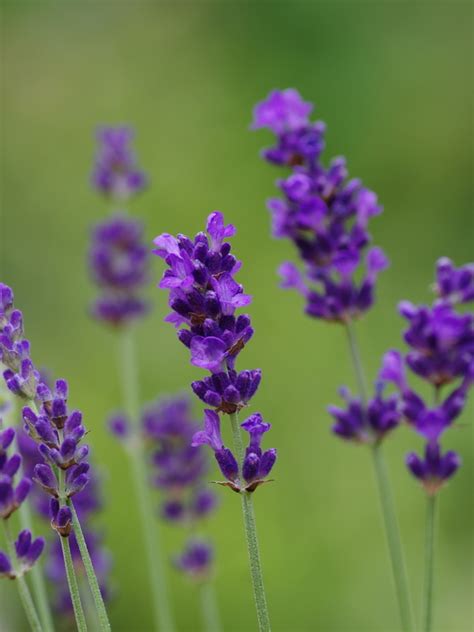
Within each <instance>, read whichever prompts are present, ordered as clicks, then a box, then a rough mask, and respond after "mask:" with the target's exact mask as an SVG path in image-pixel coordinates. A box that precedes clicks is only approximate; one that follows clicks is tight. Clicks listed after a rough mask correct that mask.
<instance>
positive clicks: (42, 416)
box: [0, 284, 110, 632]
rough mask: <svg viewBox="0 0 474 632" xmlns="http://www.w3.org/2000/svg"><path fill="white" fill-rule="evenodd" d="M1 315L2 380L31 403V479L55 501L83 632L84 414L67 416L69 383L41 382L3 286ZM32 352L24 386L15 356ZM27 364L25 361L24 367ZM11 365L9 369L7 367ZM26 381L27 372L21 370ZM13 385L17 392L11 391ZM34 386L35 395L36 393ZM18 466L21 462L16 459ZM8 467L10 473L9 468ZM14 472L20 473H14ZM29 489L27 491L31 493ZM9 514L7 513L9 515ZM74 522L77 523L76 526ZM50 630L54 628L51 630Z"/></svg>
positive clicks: (91, 577)
mask: <svg viewBox="0 0 474 632" xmlns="http://www.w3.org/2000/svg"><path fill="white" fill-rule="evenodd" d="M0 296H1V301H2V312H1V313H0V327H2V328H3V329H2V331H1V340H2V342H1V343H0V352H1V353H2V361H3V362H5V359H6V360H7V366H9V367H10V369H8V370H7V371H5V372H4V374H3V377H4V380H5V383H6V385H7V386H8V388H9V389H10V390H11V391H13V392H14V393H15V394H17V395H18V396H20V397H22V398H24V399H27V400H28V401H29V404H30V405H28V406H25V407H24V408H23V421H24V429H25V431H26V433H27V434H28V435H29V437H30V438H31V439H32V440H33V441H34V442H35V443H36V444H37V445H38V452H39V454H40V456H41V460H42V462H41V463H38V464H37V465H36V466H35V468H34V470H33V476H32V478H33V479H34V480H35V482H36V483H37V484H38V485H39V486H40V487H41V488H42V489H43V490H44V491H45V492H46V493H47V494H48V495H49V496H50V497H51V498H52V501H51V527H52V528H53V529H54V530H55V531H57V533H58V534H59V535H60V536H62V537H61V540H62V548H63V553H64V560H65V565H66V571H67V579H68V585H69V588H70V591H71V599H72V602H73V604H74V613H75V617H76V622H77V625H78V628H79V630H81V631H82V630H85V618H84V613H83V609H82V604H81V599H80V595H79V591H78V588H77V581H76V577H75V571H74V566H73V563H72V559H71V552H70V546H69V541H68V536H69V534H70V533H71V529H72V523H73V522H74V529H75V530H76V531H77V535H78V537H79V535H80V534H82V531H81V526H80V523H79V519H78V518H77V517H76V516H75V510H74V505H73V504H72V501H71V498H72V497H73V496H74V495H75V494H77V493H79V492H81V491H82V490H83V489H84V488H85V487H86V486H87V484H88V482H89V478H90V476H89V474H88V472H89V465H88V463H87V462H86V459H87V457H88V454H89V447H88V446H87V445H84V444H83V443H82V439H83V438H84V436H85V435H86V429H85V426H84V425H83V423H82V414H81V413H80V412H79V411H72V412H69V411H68V407H67V397H68V385H67V382H66V381H65V380H58V381H57V382H56V384H55V388H54V390H53V391H51V390H50V388H49V387H48V385H47V384H45V383H44V382H41V381H40V374H39V371H37V370H36V369H35V367H34V365H33V362H32V361H31V358H30V357H29V349H30V345H29V342H28V341H27V340H26V339H25V338H24V337H23V328H22V326H18V327H17V328H16V333H15V334H12V333H11V325H12V323H16V324H18V323H22V320H23V318H22V315H21V312H19V310H16V309H14V308H13V292H12V291H11V289H10V288H8V287H7V286H4V285H3V284H1V285H0ZM17 349H21V350H23V351H25V350H27V351H28V358H27V360H26V361H27V363H28V366H29V375H30V377H31V376H32V379H31V380H26V381H24V382H21V380H20V379H19V378H18V375H17V374H15V370H17V366H18V364H16V361H17V360H16V356H15V353H16V350H17ZM24 361H25V360H23V362H24ZM8 362H10V364H8ZM21 372H22V375H23V367H22V368H21ZM12 385H13V387H12ZM33 386H34V389H33ZM17 462H18V465H17V466H16V469H18V467H19V466H20V462H21V458H20V456H19V455H17ZM7 467H12V466H11V465H8V463H7ZM15 471H16V470H15ZM20 485H21V487H20V489H17V490H15V494H17V496H16V498H15V497H14V499H13V503H14V504H16V503H18V502H21V498H22V497H23V499H24V497H26V494H27V493H28V491H29V483H23V484H20ZM27 487H28V489H27ZM7 503H8V504H10V506H11V501H10V493H9V492H8V491H6V492H5V497H4V506H5V507H6V506H7ZM5 511H6V509H5ZM73 517H74V521H73ZM81 554H82V557H83V559H84V564H86V566H88V568H89V571H88V581H89V584H90V586H91V590H92V593H93V596H94V601H95V604H96V607H97V611H98V615H99V618H100V620H101V630H102V631H103V632H106V631H108V630H110V625H109V623H108V618H107V613H106V611H105V606H104V604H103V600H102V597H101V595H100V590H99V588H98V584H97V578H96V577H95V574H94V569H93V566H92V562H91V560H90V556H89V554H88V551H87V549H86V548H84V549H83V550H81ZM42 598H43V597H42V593H41V592H40V591H39V592H38V596H37V599H38V601H39V602H40V603H41V602H42ZM46 627H48V628H49V629H50V628H51V625H50V624H48V626H46Z"/></svg>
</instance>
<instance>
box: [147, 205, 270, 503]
mask: <svg viewBox="0 0 474 632" xmlns="http://www.w3.org/2000/svg"><path fill="white" fill-rule="evenodd" d="M235 232H236V231H235V227H234V226H233V225H232V224H228V225H226V224H225V222H224V217H223V215H222V213H220V212H217V211H216V212H214V213H211V214H210V215H209V217H208V221H207V233H208V234H207V235H206V234H205V233H202V232H201V233H198V234H197V235H196V237H195V238H194V240H191V239H190V238H189V237H186V236H185V235H178V236H177V237H174V236H172V235H169V234H167V233H165V234H162V235H160V236H158V237H157V238H156V239H155V241H154V243H155V245H156V250H155V251H154V252H155V254H156V255H158V256H159V257H161V258H162V259H164V260H165V262H166V264H167V266H168V269H167V270H165V272H164V275H163V278H162V280H161V282H160V284H159V286H160V287H161V288H163V289H167V290H169V305H170V307H171V309H172V313H171V314H170V315H169V316H167V318H166V320H167V321H169V322H171V323H173V324H174V325H175V326H176V327H177V328H180V327H181V325H185V327H183V328H180V329H178V338H179V339H180V340H181V342H182V343H183V344H184V345H185V346H186V347H188V348H189V350H190V352H191V363H192V364H194V365H195V366H198V367H200V368H203V369H206V370H208V371H209V372H210V375H209V376H208V377H206V378H204V379H202V380H198V381H196V382H193V384H192V389H193V391H194V393H195V394H196V395H197V396H198V397H199V398H200V399H201V400H202V401H203V402H205V403H206V404H207V405H208V406H212V407H213V408H214V409H215V410H206V411H205V415H206V418H205V427H204V431H202V432H199V433H197V434H196V435H195V437H194V441H193V445H195V446H197V445H201V444H204V443H207V444H208V445H210V446H211V448H212V449H213V450H214V453H215V456H216V460H217V462H218V465H219V467H220V469H221V472H222V474H223V475H224V476H225V478H226V479H227V482H225V483H224V484H226V485H228V486H229V487H231V488H232V489H234V490H235V491H239V492H240V491H254V490H255V489H256V487H258V485H260V484H261V483H262V482H263V481H264V479H265V478H266V476H268V474H269V473H270V471H271V469H272V467H273V464H274V462H275V459H276V451H275V450H273V451H267V452H269V453H270V454H271V456H270V454H268V455H267V456H266V457H265V458H263V456H264V455H265V454H267V453H264V455H262V453H261V449H260V445H259V443H260V439H258V440H257V439H255V437H256V436H257V435H258V436H259V437H261V435H262V434H263V432H265V431H266V430H268V429H269V428H270V424H265V423H264V422H263V421H261V416H260V415H253V416H252V417H251V418H249V420H247V421H246V422H244V423H243V424H242V427H243V428H245V429H246V430H248V431H249V433H250V443H249V447H248V449H247V453H246V455H245V459H244V462H243V463H242V464H241V465H242V472H240V471H239V465H238V464H237V461H236V459H235V457H234V455H233V454H232V452H231V451H230V450H229V449H228V448H226V447H225V446H224V444H223V442H222V438H221V435H220V419H219V415H218V413H227V414H234V413H236V412H238V411H239V410H240V409H241V408H243V407H244V406H246V405H247V404H248V403H249V401H250V399H251V398H252V397H253V395H254V394H255V392H256V390H257V388H258V385H259V383H260V379H261V371H260V370H259V369H254V370H250V371H249V370H246V371H240V372H238V371H236V369H235V363H236V359H237V356H238V355H239V353H240V352H241V351H242V349H243V348H244V347H245V345H246V344H247V342H248V341H249V340H250V339H251V337H252V335H253V328H252V325H251V322H250V318H249V316H248V315H246V314H240V315H238V316H236V310H237V309H238V308H239V307H243V306H245V305H248V304H249V303H250V301H251V297H250V296H249V295H247V294H245V293H244V290H243V287H242V285H240V284H239V283H237V281H236V280H235V278H234V276H235V274H236V273H237V272H238V270H239V269H240V267H241V262H240V261H238V260H237V259H236V258H235V257H234V255H232V254H231V246H230V244H229V242H227V241H225V239H226V238H228V237H232V236H233V235H234V234H235ZM258 420H260V421H258ZM257 426H258V429H255V428H257ZM263 427H265V430H262V428H263Z"/></svg>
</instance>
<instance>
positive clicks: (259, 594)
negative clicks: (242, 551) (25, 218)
mask: <svg viewBox="0 0 474 632" xmlns="http://www.w3.org/2000/svg"><path fill="white" fill-rule="evenodd" d="M229 417H230V423H231V427H232V436H233V439H234V447H235V451H236V452H237V458H238V461H239V463H241V464H242V463H243V460H244V446H243V444H242V437H241V435H240V428H239V422H238V419H237V414H236V413H234V414H232V415H229ZM240 497H241V499H242V513H243V516H244V526H245V537H246V539H247V549H248V553H249V560H250V575H251V576H252V584H253V594H254V598H255V606H256V609H257V619H258V628H259V630H260V632H270V630H271V627H270V617H269V614H268V607H267V599H266V596H265V587H264V585H263V574H262V566H261V563H260V554H259V551H258V538H257V526H256V524H255V514H254V510H253V502H252V494H251V493H250V492H246V491H243V492H241V493H240Z"/></svg>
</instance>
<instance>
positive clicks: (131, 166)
mask: <svg viewBox="0 0 474 632" xmlns="http://www.w3.org/2000/svg"><path fill="white" fill-rule="evenodd" d="M97 140H98V143H99V149H98V154H97V158H96V164H95V167H94V172H93V176H92V183H93V185H94V186H95V188H96V189H98V190H99V191H100V192H102V193H105V194H107V195H108V196H109V197H111V198H112V199H113V200H114V201H116V202H125V201H127V200H129V199H130V198H131V197H132V196H133V195H135V194H137V193H138V192H139V191H141V189H143V187H144V186H145V182H146V178H145V176H144V174H143V172H141V171H140V170H139V169H138V168H137V166H136V158H135V155H134V153H133V152H132V150H131V147H130V145H131V142H132V140H133V131H132V130H131V129H130V128H128V127H104V128H102V129H101V130H99V132H98V134H97ZM143 233H144V229H143V224H142V223H141V222H139V221H138V220H135V219H133V218H131V217H128V216H127V215H126V214H124V213H116V214H114V215H112V217H110V218H108V219H107V220H105V221H103V222H101V223H100V224H98V225H97V226H95V227H94V229H93V231H92V239H91V246H90V250H89V268H90V272H91V276H92V279H93V281H94V282H95V283H96V285H97V286H98V288H99V290H100V296H99V297H98V298H97V299H96V301H95V302H94V304H93V306H92V314H93V316H94V317H95V318H97V320H99V321H102V322H105V323H108V324H110V325H113V326H116V327H119V326H122V325H126V324H127V323H129V322H131V321H133V320H134V319H136V318H139V317H141V316H143V315H144V314H145V313H146V312H147V311H148V304H147V302H146V301H145V300H144V299H143V297H142V296H141V291H142V290H143V288H144V286H145V285H146V284H147V282H148V280H149V276H148V264H149V253H148V248H147V246H146V245H145V243H144V235H143Z"/></svg>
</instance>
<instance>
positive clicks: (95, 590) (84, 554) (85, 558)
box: [67, 498, 111, 632]
mask: <svg viewBox="0 0 474 632" xmlns="http://www.w3.org/2000/svg"><path fill="white" fill-rule="evenodd" d="M67 504H68V505H69V507H70V509H71V512H72V517H73V528H74V535H75V536H76V540H77V544H78V546H79V551H80V553H81V558H82V563H83V564H84V568H85V570H86V576H87V581H88V583H89V588H90V590H91V593H92V597H93V599H94V604H95V607H96V610H97V615H98V617H99V623H100V629H101V630H102V631H103V632H108V631H109V630H110V629H111V627H110V623H109V618H108V616H107V610H106V608H105V604H104V600H103V599H102V594H101V592H100V586H99V582H98V581H97V576H96V574H95V571H94V566H93V564H92V560H91V556H90V554H89V550H88V548H87V544H86V540H85V538H84V534H83V532H82V528H81V523H80V522H79V517H78V515H77V512H76V509H75V507H74V504H73V502H72V500H71V499H70V498H69V499H68V500H67Z"/></svg>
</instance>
